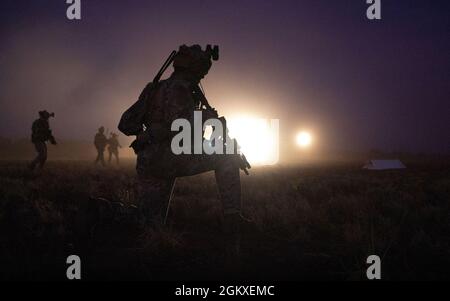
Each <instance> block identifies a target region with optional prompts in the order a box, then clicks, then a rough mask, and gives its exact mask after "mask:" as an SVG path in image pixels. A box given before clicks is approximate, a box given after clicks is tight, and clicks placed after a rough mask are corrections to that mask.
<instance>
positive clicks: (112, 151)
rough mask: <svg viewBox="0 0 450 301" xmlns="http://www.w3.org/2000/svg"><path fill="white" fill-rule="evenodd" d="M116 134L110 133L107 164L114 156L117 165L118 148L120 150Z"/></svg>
mask: <svg viewBox="0 0 450 301" xmlns="http://www.w3.org/2000/svg"><path fill="white" fill-rule="evenodd" d="M121 147H122V145H120V143H119V140H118V139H117V134H116V133H111V137H110V138H109V139H108V153H109V158H108V163H111V158H112V156H113V155H114V156H115V157H116V163H117V164H119V148H121Z"/></svg>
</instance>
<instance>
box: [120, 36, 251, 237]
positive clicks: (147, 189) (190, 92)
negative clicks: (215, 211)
mask: <svg viewBox="0 0 450 301" xmlns="http://www.w3.org/2000/svg"><path fill="white" fill-rule="evenodd" d="M211 59H213V60H217V59H218V47H217V46H215V47H214V49H212V48H211V47H210V46H208V47H207V48H206V50H205V51H204V50H202V49H201V47H200V46H199V45H194V46H191V47H188V46H185V45H183V46H180V48H179V51H178V52H175V51H174V52H172V54H171V56H170V57H169V59H168V60H167V61H166V63H165V64H164V65H163V68H161V70H160V72H159V73H158V75H157V76H156V77H155V79H154V80H153V82H151V83H149V84H148V85H147V86H146V87H145V89H144V90H143V91H142V93H141V95H140V97H139V99H138V101H137V102H136V103H135V104H134V105H133V106H131V107H130V108H129V109H128V110H127V111H126V112H125V113H124V114H123V115H122V118H121V121H120V123H119V129H120V130H121V131H122V132H123V133H124V134H126V135H136V136H137V139H136V140H135V141H134V142H133V143H132V147H133V148H134V150H135V152H136V153H137V167H136V169H137V173H138V179H139V181H138V200H139V207H140V211H141V214H142V215H143V217H144V219H145V220H146V222H147V223H148V224H150V225H159V224H163V223H164V220H165V217H166V214H167V210H168V205H169V200H170V196H171V192H172V189H173V185H174V183H175V179H176V178H177V177H183V176H191V175H196V174H199V173H203V172H207V171H211V170H214V171H215V176H216V181H217V184H218V190H219V194H220V199H221V202H222V205H223V206H222V207H223V213H224V221H225V227H224V228H225V230H226V231H227V232H228V233H236V232H237V231H238V229H239V225H240V223H241V219H242V217H241V183H240V175H239V168H240V167H242V164H241V162H242V158H241V157H240V155H238V154H233V155H219V154H212V155H206V154H196V155H189V154H181V155H175V154H174V153H173V152H172V150H171V140H172V137H173V136H174V135H175V134H176V132H172V131H171V124H172V122H173V121H174V120H175V119H178V118H183V119H187V120H189V121H191V122H192V121H193V115H194V110H201V109H203V105H204V103H203V101H204V100H205V99H202V98H201V97H202V95H203V94H201V90H200V88H199V83H200V80H201V79H202V78H204V76H205V75H206V74H207V73H208V71H209V69H210V67H211V63H212V62H211ZM172 61H173V67H174V72H173V73H172V75H171V76H170V77H169V78H168V79H166V80H162V81H159V78H160V77H161V75H162V73H163V72H164V70H165V68H167V67H168V66H169V65H170V63H171V62H172ZM203 97H204V96H203ZM202 100H203V101H202ZM207 107H208V108H207V109H204V110H203V111H202V112H203V120H206V119H208V118H217V112H216V111H215V110H214V109H212V108H211V107H209V105H208V106H207ZM191 124H193V123H191ZM244 168H245V167H244ZM248 168H249V166H248Z"/></svg>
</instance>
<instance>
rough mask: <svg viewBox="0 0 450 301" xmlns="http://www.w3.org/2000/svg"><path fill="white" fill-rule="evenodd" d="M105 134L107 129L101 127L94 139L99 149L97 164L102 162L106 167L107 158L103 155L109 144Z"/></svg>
mask: <svg viewBox="0 0 450 301" xmlns="http://www.w3.org/2000/svg"><path fill="white" fill-rule="evenodd" d="M104 132H105V128H104V127H103V126H101V127H100V128H99V129H98V132H97V134H95V138H94V145H95V148H96V149H97V158H96V159H95V164H97V163H99V162H100V163H101V164H102V165H103V166H105V158H104V156H103V153H104V152H105V147H106V145H107V144H108V139H107V138H106V136H105V134H104Z"/></svg>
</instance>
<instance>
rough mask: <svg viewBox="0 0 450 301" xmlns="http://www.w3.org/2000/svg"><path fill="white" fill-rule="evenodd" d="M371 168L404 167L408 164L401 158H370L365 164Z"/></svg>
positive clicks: (367, 167)
mask: <svg viewBox="0 0 450 301" xmlns="http://www.w3.org/2000/svg"><path fill="white" fill-rule="evenodd" d="M363 168H364V169H369V170H385V169H404V168H406V166H405V165H404V164H403V163H402V162H401V161H400V160H370V161H368V162H367V163H366V164H364V166H363Z"/></svg>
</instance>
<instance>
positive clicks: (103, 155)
mask: <svg viewBox="0 0 450 301" xmlns="http://www.w3.org/2000/svg"><path fill="white" fill-rule="evenodd" d="M100 162H101V163H102V165H103V166H105V150H103V149H102V150H101V151H100Z"/></svg>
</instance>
